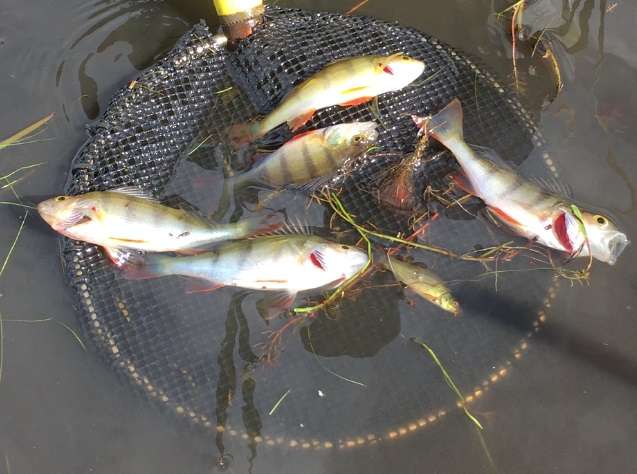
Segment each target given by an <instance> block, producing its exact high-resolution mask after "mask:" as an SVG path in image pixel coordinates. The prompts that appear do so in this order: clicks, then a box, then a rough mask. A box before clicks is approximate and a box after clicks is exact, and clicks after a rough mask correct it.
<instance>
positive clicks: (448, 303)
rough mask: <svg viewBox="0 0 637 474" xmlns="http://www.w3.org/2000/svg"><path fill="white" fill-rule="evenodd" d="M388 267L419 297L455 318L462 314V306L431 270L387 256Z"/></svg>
mask: <svg viewBox="0 0 637 474" xmlns="http://www.w3.org/2000/svg"><path fill="white" fill-rule="evenodd" d="M386 266H387V268H388V269H389V270H391V272H392V273H393V274H394V277H395V278H396V280H398V281H400V282H401V283H403V284H404V285H406V286H407V287H408V288H409V289H410V290H412V291H413V292H415V293H416V294H417V295H419V296H421V297H423V298H425V299H426V300H427V301H430V302H431V303H433V304H435V305H436V306H439V307H440V308H442V309H444V310H445V311H448V312H450V313H451V314H453V315H454V316H458V314H460V304H459V303H458V302H457V301H456V300H455V299H454V297H453V295H452V294H451V291H450V290H449V288H447V285H446V284H445V282H444V281H442V279H440V277H439V276H438V275H436V274H435V273H434V272H432V271H431V270H429V269H427V268H426V267H424V266H422V265H417V264H413V263H408V262H404V261H402V260H399V259H397V258H394V257H390V256H389V255H387V264H386Z"/></svg>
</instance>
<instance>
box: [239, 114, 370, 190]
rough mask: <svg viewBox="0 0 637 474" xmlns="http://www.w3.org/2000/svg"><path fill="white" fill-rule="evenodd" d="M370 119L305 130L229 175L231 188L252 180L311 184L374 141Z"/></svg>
mask: <svg viewBox="0 0 637 474" xmlns="http://www.w3.org/2000/svg"><path fill="white" fill-rule="evenodd" d="M377 139H378V132H377V131H376V124H375V123H374V122H355V123H344V124H340V125H333V126H331V127H326V128H321V129H319V130H313V131H311V132H305V133H302V134H300V135H297V136H295V137H294V138H292V139H291V140H289V141H288V142H286V143H285V144H284V145H283V146H282V147H281V148H279V149H278V150H276V151H275V152H273V153H272V154H270V155H268V156H267V157H265V158H264V159H263V160H262V161H261V162H260V163H259V164H258V165H257V166H255V167H254V168H252V169H251V170H250V171H247V172H246V173H243V174H241V175H238V176H236V177H233V178H231V180H230V181H231V183H229V184H231V186H232V187H233V188H234V190H235V191H236V190H238V189H241V188H243V187H246V186H250V185H253V184H258V183H261V184H266V185H269V186H272V187H283V186H288V185H300V186H302V185H305V186H308V187H309V186H311V185H313V184H317V183H320V182H324V181H325V180H327V179H329V178H331V177H332V176H333V174H334V173H335V172H336V171H337V170H338V169H339V168H340V167H341V166H342V165H343V164H344V163H345V162H346V161H347V160H348V159H350V158H354V157H356V156H358V155H360V154H361V153H363V152H364V151H365V150H367V149H368V148H369V147H370V146H371V145H373V144H374V143H376V140H377Z"/></svg>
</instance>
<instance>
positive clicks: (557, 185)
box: [530, 176, 573, 198]
mask: <svg viewBox="0 0 637 474" xmlns="http://www.w3.org/2000/svg"><path fill="white" fill-rule="evenodd" d="M530 180H531V181H533V182H534V183H535V184H537V185H539V186H540V187H541V188H544V189H545V190H547V191H550V192H552V193H555V194H559V195H560V196H564V197H569V198H572V197H573V189H572V188H571V187H570V186H569V185H568V184H566V183H564V182H562V181H560V180H559V179H557V178H555V177H553V176H551V177H548V178H540V177H533V178H531V179H530Z"/></svg>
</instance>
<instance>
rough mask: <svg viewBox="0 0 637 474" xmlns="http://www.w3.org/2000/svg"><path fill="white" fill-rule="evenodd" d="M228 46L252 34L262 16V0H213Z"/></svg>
mask: <svg viewBox="0 0 637 474" xmlns="http://www.w3.org/2000/svg"><path fill="white" fill-rule="evenodd" d="M213 3H214V6H215V10H216V11H217V15H219V21H220V22H221V26H222V27H223V31H224V33H225V34H226V36H227V37H228V46H229V47H230V48H232V47H233V46H235V45H236V43H237V42H238V41H240V40H242V39H244V38H247V37H248V36H250V35H251V34H252V31H253V30H254V27H255V26H256V25H257V23H259V22H260V21H261V18H262V17H263V11H264V7H263V0H213Z"/></svg>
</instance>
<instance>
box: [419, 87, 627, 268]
mask: <svg viewBox="0 0 637 474" xmlns="http://www.w3.org/2000/svg"><path fill="white" fill-rule="evenodd" d="M412 118H413V120H414V122H415V123H416V125H417V126H419V127H420V128H421V129H422V130H426V131H427V132H428V133H429V134H430V135H431V136H432V137H433V138H435V139H436V140H438V141H439V142H440V143H442V144H443V145H444V146H445V147H446V148H448V149H449V150H450V151H451V152H452V153H453V154H454V156H455V158H456V159H457V160H458V163H459V164H460V166H461V167H462V171H463V173H464V177H466V182H465V183H461V184H460V185H461V187H462V188H463V189H465V191H467V192H469V193H471V194H473V195H475V196H477V197H479V198H480V199H482V200H483V201H484V203H485V204H486V205H487V208H488V210H489V211H490V213H491V214H492V215H494V216H496V217H497V219H498V220H499V221H501V222H503V223H504V224H505V225H507V226H508V227H509V228H511V229H512V230H513V231H515V232H516V233H517V234H519V235H521V236H524V237H527V238H528V239H530V240H531V241H534V242H538V243H540V244H542V245H544V246H546V247H550V248H553V249H556V250H561V251H563V252H566V253H568V254H569V255H570V256H573V257H589V256H592V257H593V258H595V259H597V260H600V261H602V262H606V263H608V264H610V265H614V264H615V262H616V261H617V259H618V258H619V256H620V255H621V253H622V252H623V251H624V249H625V248H626V246H627V245H628V244H629V243H630V241H629V240H628V237H627V236H626V234H625V233H624V232H622V231H620V230H619V229H618V227H617V225H616V224H615V223H614V222H613V221H612V220H611V219H610V218H609V217H607V216H606V215H604V214H600V213H596V212H592V211H589V210H586V209H583V208H580V207H579V206H576V205H575V204H574V203H573V202H571V201H570V200H569V199H568V198H567V197H566V196H561V195H559V194H557V193H553V192H549V191H547V190H546V189H544V188H543V187H541V186H540V185H538V184H535V183H534V182H532V181H530V180H528V179H526V178H524V177H522V176H521V175H520V174H518V173H517V172H516V171H515V170H513V169H512V168H509V167H508V166H507V165H506V164H504V163H502V161H501V159H500V158H499V157H498V156H497V155H495V152H493V151H492V150H489V149H485V148H479V149H476V148H474V147H471V146H470V145H469V144H467V142H465V141H464V138H463V129H462V105H461V103H460V101H459V100H458V99H454V100H453V101H452V102H451V103H450V104H449V105H447V106H446V107H445V108H444V109H443V110H442V111H440V112H439V113H437V114H436V115H434V116H433V117H426V118H422V117H415V116H414V117H412ZM460 181H462V179H461V180H460Z"/></svg>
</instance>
